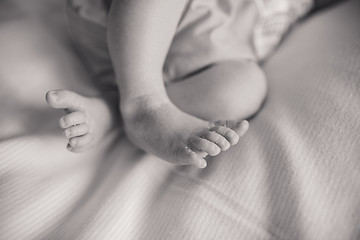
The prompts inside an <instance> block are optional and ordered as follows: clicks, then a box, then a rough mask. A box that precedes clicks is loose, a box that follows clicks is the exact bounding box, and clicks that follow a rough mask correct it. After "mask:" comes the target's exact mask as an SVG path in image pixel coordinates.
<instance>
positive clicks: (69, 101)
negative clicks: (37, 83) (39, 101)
mask: <svg viewBox="0 0 360 240" xmlns="http://www.w3.org/2000/svg"><path fill="white" fill-rule="evenodd" d="M46 101H47V103H48V104H49V105H50V106H51V107H53V108H64V109H68V110H70V111H79V110H83V108H84V105H85V97H84V96H81V95H79V94H77V93H75V92H72V91H68V90H52V91H49V92H47V93H46Z"/></svg>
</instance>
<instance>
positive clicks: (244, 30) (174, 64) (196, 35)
mask: <svg viewBox="0 0 360 240" xmlns="http://www.w3.org/2000/svg"><path fill="white" fill-rule="evenodd" d="M68 2H69V6H70V7H69V8H72V9H73V10H72V11H73V12H76V14H77V15H78V17H74V14H71V17H70V20H69V24H70V25H79V22H83V25H84V26H83V28H84V30H85V31H86V30H87V31H90V30H89V29H93V28H94V26H91V25H97V27H100V26H101V27H103V28H104V29H105V28H106V18H107V17H106V15H107V7H106V5H105V3H104V1H99V0H69V1H68ZM313 5H314V0H187V5H186V8H185V10H184V12H183V15H182V17H181V20H180V22H179V25H178V29H177V31H176V34H175V37H174V39H173V42H172V45H171V47H170V49H169V52H168V55H167V58H166V61H165V64H164V78H165V82H168V81H173V80H178V79H181V78H183V77H185V76H187V75H189V74H191V73H193V72H196V71H198V70H199V69H202V68H204V67H207V66H209V65H212V64H216V63H219V62H223V61H233V60H244V59H251V60H253V61H263V60H264V59H265V58H266V57H268V56H269V55H270V54H271V53H272V52H273V51H274V49H275V48H276V47H277V46H278V44H279V43H280V41H281V40H282V39H283V37H284V35H285V33H286V32H287V31H288V30H289V28H290V27H291V26H292V24H294V23H295V21H297V20H298V19H299V18H301V17H302V16H304V15H305V14H306V13H308V12H309V11H310V10H311V9H312V7H313ZM78 18H82V20H78ZM70 27H71V26H70ZM152 27H156V26H152ZM77 28H78V27H77ZM84 30H83V31H82V33H84ZM92 32H93V31H92ZM92 32H90V33H86V32H85V34H83V35H85V36H89V35H94V33H92ZM97 32H98V34H101V33H100V32H99V31H97ZM102 32H105V30H103V31H102ZM80 38H81V36H80ZM82 38H84V36H83V37H82ZM95 38H96V39H99V36H97V37H95ZM104 38H105V36H104ZM89 41H93V40H89ZM104 42H105V43H106V40H105V41H104ZM98 44H99V45H103V43H98ZM87 45H88V44H87ZM94 47H95V48H96V47H97V46H96V45H94Z"/></svg>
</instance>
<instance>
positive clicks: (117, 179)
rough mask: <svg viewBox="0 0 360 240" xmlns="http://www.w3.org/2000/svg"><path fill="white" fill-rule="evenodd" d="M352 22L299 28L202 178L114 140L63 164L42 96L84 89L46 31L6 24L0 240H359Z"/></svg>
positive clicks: (64, 46) (350, 11)
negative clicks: (246, 120) (243, 121)
mask: <svg viewBox="0 0 360 240" xmlns="http://www.w3.org/2000/svg"><path fill="white" fill-rule="evenodd" d="M44 1H46V2H48V1H49V0H44ZM23 2H25V1H23ZM56 2H58V1H56ZM0 4H1V2H0ZM31 6H32V7H35V6H36V5H35V4H33V5H31ZM0 9H2V8H1V7H0ZM359 10H360V2H359V1H356V0H355V1H348V2H345V3H342V4H338V5H335V6H333V7H332V8H330V9H326V10H323V11H321V12H319V13H317V14H315V15H313V16H311V17H309V18H308V19H307V20H306V21H303V22H302V23H300V24H299V25H297V26H296V28H295V29H294V31H292V33H291V34H290V35H289V37H288V38H287V39H286V41H285V42H284V43H283V44H282V45H281V47H280V49H279V50H278V51H277V52H276V54H275V55H274V56H273V57H272V58H271V59H270V60H269V62H268V63H267V64H266V65H265V70H266V74H267V76H268V79H269V95H268V98H267V100H266V102H265V105H264V106H263V109H262V110H261V111H260V112H259V114H258V115H257V116H255V117H254V118H253V119H251V120H250V129H249V132H248V133H247V135H246V137H244V138H243V139H242V140H241V141H240V142H239V144H238V145H237V146H236V147H234V148H233V149H231V150H229V151H228V152H226V153H224V154H222V155H221V156H219V157H217V158H213V159H212V160H210V161H209V164H208V167H207V168H206V169H204V170H197V169H194V168H192V167H174V166H172V165H170V164H167V163H165V162H162V161H161V160H159V159H157V158H155V157H153V156H150V155H147V154H143V153H142V152H140V151H138V150H137V149H136V148H134V147H133V146H132V145H131V144H129V143H128V141H127V140H126V139H125V138H124V137H123V136H122V135H120V134H117V132H114V134H113V136H108V138H107V139H105V140H104V142H103V143H102V144H101V145H99V146H98V147H97V148H94V149H93V150H91V151H90V152H86V153H82V154H73V153H69V152H68V151H67V150H66V140H65V138H64V137H63V136H62V135H61V131H60V129H59V127H58V125H57V124H58V119H59V117H60V116H61V115H62V114H63V113H62V112H61V111H55V110H53V109H50V108H49V107H48V106H47V105H46V103H45V100H44V94H45V92H46V91H47V90H49V89H54V88H66V89H70V90H74V91H78V92H80V93H83V94H90V93H91V91H94V90H93V89H91V88H90V87H89V82H91V81H88V79H87V75H86V74H85V70H84V69H83V68H82V66H81V64H80V63H79V61H78V60H77V58H76V56H75V55H74V54H73V49H72V48H71V46H69V45H68V41H69V39H67V38H65V37H62V38H60V37H59V35H57V34H55V33H56V30H57V28H54V27H52V26H50V27H48V25H47V24H48V23H49V21H45V20H44V19H40V20H36V19H34V18H27V17H26V16H22V17H21V18H20V19H19V20H12V21H10V22H4V21H3V22H2V23H1V25H0V59H1V60H0V76H1V77H0V83H1V88H0V93H1V94H0V109H1V114H0V216H1V217H0V238H1V239H16V240H41V239H44V240H45V239H46V240H48V239H51V240H56V239H71V240H92V239H95V240H113V239H114V240H115V239H125V240H128V239H131V240H132V239H135V240H136V239H149V240H152V239H154V240H158V239H170V240H172V239H173V240H178V239H190V240H192V239H199V240H201V239H224V240H228V239H283V240H288V239H304V240H337V239H341V240H356V239H359V237H360V200H359V199H360V161H359V156H360V151H359V145H360V137H359V130H360V93H359V92H360V82H359V78H360V64H359V62H360V44H359V39H360V29H359V21H360V15H359ZM6 13H7V14H9V11H6ZM52 14H54V15H55V14H56V12H55V13H52ZM50 16H53V15H50ZM64 39H65V40H67V41H64Z"/></svg>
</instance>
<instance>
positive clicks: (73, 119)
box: [59, 111, 86, 129]
mask: <svg viewBox="0 0 360 240" xmlns="http://www.w3.org/2000/svg"><path fill="white" fill-rule="evenodd" d="M85 120H86V116H85V114H84V113H83V112H80V111H76V112H72V113H69V114H67V115H65V116H63V117H62V118H60V121H59V124H60V127H61V128H63V129H65V128H69V127H71V126H74V125H78V124H82V123H85Z"/></svg>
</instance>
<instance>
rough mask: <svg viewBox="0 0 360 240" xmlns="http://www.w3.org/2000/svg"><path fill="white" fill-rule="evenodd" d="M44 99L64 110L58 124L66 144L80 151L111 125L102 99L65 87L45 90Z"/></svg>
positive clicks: (106, 106) (73, 150) (94, 143)
mask: <svg viewBox="0 0 360 240" xmlns="http://www.w3.org/2000/svg"><path fill="white" fill-rule="evenodd" d="M46 101H47V103H48V104H49V105H50V106H51V107H53V108H56V109H64V110H65V112H66V113H67V114H65V115H64V116H63V117H62V118H60V121H59V124H60V127H61V128H62V129H64V134H65V136H66V137H67V138H68V139H69V143H68V145H67V148H68V149H69V150H70V151H72V152H82V151H84V150H86V149H89V148H90V147H93V146H94V145H96V144H97V143H99V141H100V140H101V139H102V138H103V137H104V136H105V134H106V133H108V131H109V130H110V129H111V128H112V127H113V125H114V122H115V121H114V115H113V112H112V111H111V108H110V107H109V106H108V104H107V103H106V101H105V100H104V99H101V98H95V97H94V98H91V97H85V96H82V95H79V94H77V93H75V92H72V91H67V90H53V91H49V92H48V93H47V94H46Z"/></svg>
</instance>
